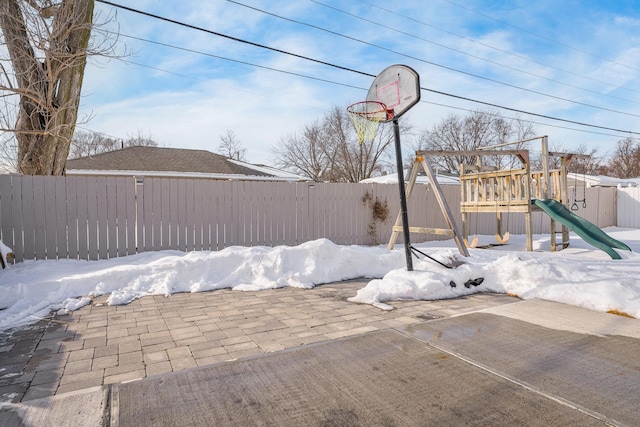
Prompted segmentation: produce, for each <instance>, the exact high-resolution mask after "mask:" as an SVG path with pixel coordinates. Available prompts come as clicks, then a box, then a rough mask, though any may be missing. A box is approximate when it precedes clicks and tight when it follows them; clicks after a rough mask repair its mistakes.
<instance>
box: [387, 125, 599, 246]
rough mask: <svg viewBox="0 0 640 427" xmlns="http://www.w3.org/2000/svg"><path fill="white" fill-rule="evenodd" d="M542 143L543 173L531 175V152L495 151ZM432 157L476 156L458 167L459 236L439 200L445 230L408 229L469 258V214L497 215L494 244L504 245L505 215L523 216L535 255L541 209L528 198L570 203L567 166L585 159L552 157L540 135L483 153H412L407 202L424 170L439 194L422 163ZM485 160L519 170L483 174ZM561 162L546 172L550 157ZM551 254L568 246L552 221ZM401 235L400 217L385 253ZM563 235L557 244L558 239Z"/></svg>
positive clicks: (566, 236) (565, 230)
mask: <svg viewBox="0 0 640 427" xmlns="http://www.w3.org/2000/svg"><path fill="white" fill-rule="evenodd" d="M537 139H540V140H541V142H542V166H543V170H542V171H533V172H532V171H531V161H530V157H529V150H525V149H519V150H495V149H494V148H498V147H503V146H507V145H514V144H518V143H524V142H529V141H533V140H537ZM430 156H475V157H476V159H477V160H476V164H474V165H466V164H462V165H460V190H461V199H460V200H461V201H460V212H461V214H462V232H461V233H460V231H459V230H458V229H457V227H456V224H455V221H454V220H453V217H452V215H451V212H450V211H449V208H448V206H447V205H446V201H443V200H440V198H438V203H439V204H440V208H441V210H442V212H443V214H444V216H445V219H446V220H447V223H448V224H449V229H433V228H425V227H409V230H410V232H412V233H424V234H439V235H447V236H451V237H453V238H454V240H455V242H456V244H457V246H458V249H459V250H460V253H461V254H462V255H464V256H468V251H467V250H466V247H467V246H469V247H475V243H477V238H476V239H474V240H475V242H473V243H471V244H469V243H468V237H469V228H470V227H469V225H470V224H469V223H470V221H469V218H470V214H479V213H495V214H496V239H497V240H498V243H506V242H507V240H508V239H509V234H508V230H504V225H505V224H504V221H503V214H507V215H509V214H510V213H523V214H524V216H525V230H526V231H525V233H526V239H527V241H526V250H527V251H532V250H533V239H532V227H531V213H532V212H535V211H540V210H541V208H540V207H538V206H537V205H536V204H534V203H533V202H532V199H540V200H549V199H553V200H556V201H557V202H559V203H561V204H562V205H567V204H568V193H567V166H568V164H569V162H570V161H571V159H572V158H576V157H587V156H582V155H576V154H571V153H553V152H549V150H548V137H547V136H541V137H535V138H531V139H527V140H522V141H516V142H511V143H507V144H501V145H498V146H492V147H486V148H485V149H482V150H473V151H416V157H415V160H414V163H413V168H412V170H411V173H410V175H409V180H408V183H407V199H408V198H410V196H411V192H412V189H413V186H414V185H415V181H416V178H417V176H418V171H419V169H420V168H422V169H424V171H425V173H426V175H427V176H428V178H429V182H430V183H432V185H433V188H434V189H436V195H439V194H441V192H440V191H438V190H439V185H438V183H437V180H436V179H435V176H434V174H433V171H432V170H431V167H430V165H429V163H428V161H427V160H426V159H427V158H428V157H430ZM487 156H514V157H515V158H517V159H518V160H519V161H520V163H521V167H519V168H514V169H505V170H486V169H487V168H483V166H482V163H483V162H482V159H483V158H484V157H487ZM550 157H557V158H559V160H560V161H559V164H560V168H559V169H553V170H550V169H549V158H550ZM550 229H551V251H556V250H558V249H565V248H567V247H568V246H569V229H568V228H567V227H566V226H565V225H561V229H560V230H558V231H556V221H554V219H553V218H551V228H550ZM400 231H401V219H400V215H398V219H397V220H396V223H395V225H394V226H393V229H392V235H391V238H390V239H389V244H388V248H389V249H392V248H393V246H394V245H395V242H396V240H397V237H398V235H399V232H400ZM558 234H560V235H561V239H560V241H558V239H557V235H558Z"/></svg>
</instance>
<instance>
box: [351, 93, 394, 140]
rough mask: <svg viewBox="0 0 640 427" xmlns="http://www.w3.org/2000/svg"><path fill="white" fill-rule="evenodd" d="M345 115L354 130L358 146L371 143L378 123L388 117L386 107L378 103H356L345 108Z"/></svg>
mask: <svg viewBox="0 0 640 427" xmlns="http://www.w3.org/2000/svg"><path fill="white" fill-rule="evenodd" d="M347 113H348V114H349V118H350V119H351V122H352V123H353V127H355V128H356V133H357V134H358V143H359V144H362V143H364V142H371V141H373V140H374V139H375V137H376V132H377V130H378V125H379V124H380V121H381V120H383V119H386V118H387V115H388V112H387V106H386V105H384V104H383V103H382V102H378V101H362V102H356V103H355V104H351V105H349V106H348V107H347Z"/></svg>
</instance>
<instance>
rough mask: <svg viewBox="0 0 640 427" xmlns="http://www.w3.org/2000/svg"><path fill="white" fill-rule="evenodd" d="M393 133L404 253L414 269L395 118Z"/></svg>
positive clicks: (408, 266)
mask: <svg viewBox="0 0 640 427" xmlns="http://www.w3.org/2000/svg"><path fill="white" fill-rule="evenodd" d="M393 133H394V136H395V140H396V167H397V168H398V188H399V189H400V215H401V218H402V233H403V237H404V255H405V258H406V259H407V271H413V259H412V258H411V240H410V239H409V218H408V214H407V194H406V193H405V191H404V170H403V166H402V149H401V147H400V126H399V125H398V119H393Z"/></svg>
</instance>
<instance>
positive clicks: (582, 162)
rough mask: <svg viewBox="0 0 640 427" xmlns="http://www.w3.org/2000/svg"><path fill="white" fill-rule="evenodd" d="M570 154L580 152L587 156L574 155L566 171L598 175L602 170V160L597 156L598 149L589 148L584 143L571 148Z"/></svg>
mask: <svg viewBox="0 0 640 427" xmlns="http://www.w3.org/2000/svg"><path fill="white" fill-rule="evenodd" d="M571 154H581V155H583V156H587V157H582V156H581V157H576V158H574V159H572V160H571V161H570V162H569V165H568V167H567V171H568V172H573V173H578V174H587V175H599V174H600V173H601V172H602V160H601V158H600V156H598V150H597V149H595V148H592V149H591V150H589V149H588V148H587V147H586V146H585V145H584V144H580V145H579V146H578V148H576V149H574V150H571Z"/></svg>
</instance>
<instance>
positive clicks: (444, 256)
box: [0, 227, 640, 330]
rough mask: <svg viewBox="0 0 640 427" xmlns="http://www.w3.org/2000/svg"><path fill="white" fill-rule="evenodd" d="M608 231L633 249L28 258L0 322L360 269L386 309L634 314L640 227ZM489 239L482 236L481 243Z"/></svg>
mask: <svg viewBox="0 0 640 427" xmlns="http://www.w3.org/2000/svg"><path fill="white" fill-rule="evenodd" d="M605 231H606V232H607V233H608V234H610V235H611V236H612V237H614V238H616V239H618V240H621V241H623V242H625V243H627V244H628V245H629V246H630V247H631V248H632V249H633V253H631V252H628V251H619V253H620V254H621V256H622V258H623V259H622V260H612V259H611V258H609V256H608V255H607V254H605V253H604V252H602V251H599V250H597V249H595V248H593V247H591V246H589V245H588V244H586V243H585V242H583V241H582V240H581V239H580V238H579V237H577V236H576V235H575V234H573V233H572V234H571V246H570V248H569V249H566V250H564V251H561V252H555V253H551V252H549V236H548V235H538V236H534V238H535V242H534V252H525V251H524V248H525V240H524V236H511V238H510V240H509V243H508V244H507V245H505V246H499V247H494V248H493V249H471V250H470V254H471V256H470V257H469V258H464V257H462V256H461V255H460V254H459V253H458V251H457V249H456V247H455V245H454V243H453V241H444V242H430V243H425V244H418V245H415V246H416V247H417V248H419V249H420V250H422V251H423V252H425V253H427V254H429V255H430V256H432V257H434V258H436V259H439V260H441V261H443V262H445V263H446V262H448V261H449V260H451V259H454V258H455V259H458V260H461V261H464V264H462V265H461V266H459V267H457V268H455V269H447V268H445V267H442V266H440V265H438V264H437V263H435V262H433V261H431V260H429V259H426V260H417V259H415V258H414V271H412V272H408V271H406V268H405V256H404V249H403V247H402V245H398V246H397V247H396V249H395V250H393V251H387V250H386V248H385V247H383V246H378V247H364V246H339V245H335V244H334V243H332V242H330V241H329V240H325V239H320V240H315V241H312V242H308V243H304V244H302V245H299V246H295V247H287V246H279V247H275V248H271V247H237V246H236V247H229V248H226V249H224V250H222V251H218V252H190V253H183V252H177V251H162V252H150V253H143V254H138V255H134V256H129V257H123V258H115V259H111V260H106V261H70V260H62V261H26V262H23V263H19V264H16V265H11V266H9V268H7V269H5V270H0V330H5V329H8V328H11V327H15V326H19V325H24V324H26V323H31V322H34V321H37V320H38V319H39V318H40V317H41V316H44V315H47V314H48V313H50V312H51V310H63V311H73V310H76V309H78V308H79V307H82V306H83V305H85V304H89V303H90V302H91V298H92V297H95V296H99V295H104V294H109V297H108V303H109V304H111V305H117V304H128V303H129V302H131V301H133V300H134V299H136V298H142V297H144V296H146V295H165V296H167V297H169V296H170V295H171V294H174V293H177V292H204V291H212V290H215V289H222V288H232V289H235V290H238V291H248V290H251V291H255V290H261V289H272V288H280V287H286V286H292V287H298V288H312V287H314V286H315V285H318V284H322V283H328V282H335V281H340V280H345V279H352V278H358V277H366V278H370V279H372V280H371V281H369V283H368V284H367V285H366V286H365V287H364V288H362V289H360V290H359V291H358V293H357V295H354V296H353V297H352V298H350V301H352V302H354V303H364V304H373V305H374V306H376V307H379V308H381V309H385V310H386V309H392V308H393V307H392V305H390V304H389V303H391V304H392V302H393V301H394V300H399V299H427V300H432V299H443V298H454V297H458V296H462V295H468V294H472V293H476V292H500V293H508V294H512V295H517V296H519V297H520V298H523V299H530V298H542V299H547V300H552V301H558V302H563V303H566V304H573V305H577V306H581V307H586V308H589V309H592V310H597V311H609V310H617V311H620V312H623V313H627V314H629V315H632V316H634V317H638V318H640V230H637V229H621V228H615V227H612V228H607V229H605ZM492 240H493V238H492V237H490V236H480V244H481V245H482V244H487V243H491V242H492ZM0 247H1V245H0ZM477 278H483V279H484V280H483V281H482V283H481V284H480V285H478V286H474V285H473V284H468V285H469V286H468V287H467V286H465V282H467V281H469V280H474V279H477ZM454 284H455V286H453V285H454Z"/></svg>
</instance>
